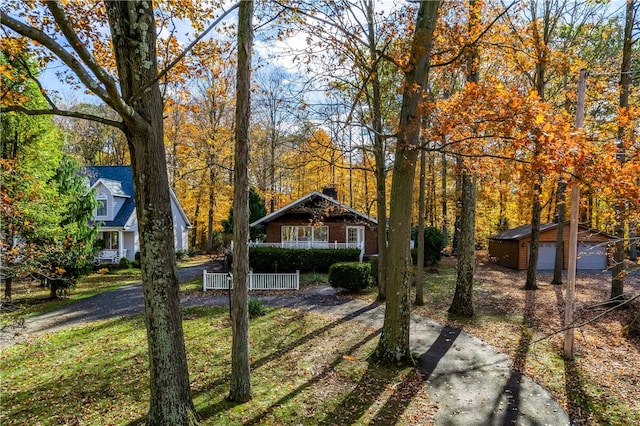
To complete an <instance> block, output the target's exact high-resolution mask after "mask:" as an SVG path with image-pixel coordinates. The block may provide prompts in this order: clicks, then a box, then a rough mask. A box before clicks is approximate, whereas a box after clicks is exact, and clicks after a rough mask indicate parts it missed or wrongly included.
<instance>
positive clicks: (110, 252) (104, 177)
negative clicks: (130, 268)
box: [83, 166, 191, 262]
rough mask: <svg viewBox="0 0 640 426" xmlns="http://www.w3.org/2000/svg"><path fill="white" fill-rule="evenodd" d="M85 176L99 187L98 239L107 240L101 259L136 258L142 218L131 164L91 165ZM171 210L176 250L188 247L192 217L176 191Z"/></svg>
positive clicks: (171, 193) (96, 213) (86, 168)
mask: <svg viewBox="0 0 640 426" xmlns="http://www.w3.org/2000/svg"><path fill="white" fill-rule="evenodd" d="M83 175H84V176H85V177H86V178H87V179H88V184H89V187H90V189H93V188H95V189H96V194H97V200H98V208H97V209H96V210H95V211H94V220H95V223H98V224H99V226H100V229H99V231H98V239H101V240H103V241H104V250H101V252H100V253H98V256H97V260H98V261H111V262H117V261H119V260H120V258H122V257H126V258H127V259H129V260H133V259H134V258H135V254H136V253H137V252H139V251H140V240H139V238H138V220H137V218H136V207H135V201H134V197H133V175H132V172H131V167H130V166H90V167H85V168H84V170H83ZM169 192H170V196H171V212H172V216H173V237H174V241H175V249H176V251H181V250H187V249H188V248H189V246H188V241H189V240H188V230H189V228H191V224H190V223H189V219H187V215H186V214H185V212H184V210H183V209H182V206H180V202H179V201H178V199H177V198H176V195H175V194H174V193H173V191H172V190H169Z"/></svg>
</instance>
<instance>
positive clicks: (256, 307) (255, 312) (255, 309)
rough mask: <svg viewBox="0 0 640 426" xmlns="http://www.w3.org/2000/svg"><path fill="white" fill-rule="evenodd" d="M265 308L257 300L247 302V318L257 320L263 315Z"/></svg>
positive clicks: (265, 311)
mask: <svg viewBox="0 0 640 426" xmlns="http://www.w3.org/2000/svg"><path fill="white" fill-rule="evenodd" d="M266 313H267V308H266V307H265V306H264V304H263V303H262V302H261V301H259V300H257V299H250V300H249V318H257V317H261V316H263V315H265V314H266Z"/></svg>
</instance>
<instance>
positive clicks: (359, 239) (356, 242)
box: [347, 226, 364, 247]
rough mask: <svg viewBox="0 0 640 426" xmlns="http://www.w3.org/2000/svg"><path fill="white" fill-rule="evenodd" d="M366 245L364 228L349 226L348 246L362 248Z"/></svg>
mask: <svg viewBox="0 0 640 426" xmlns="http://www.w3.org/2000/svg"><path fill="white" fill-rule="evenodd" d="M362 243H364V226H347V244H349V246H350V247H360V246H361V245H362Z"/></svg>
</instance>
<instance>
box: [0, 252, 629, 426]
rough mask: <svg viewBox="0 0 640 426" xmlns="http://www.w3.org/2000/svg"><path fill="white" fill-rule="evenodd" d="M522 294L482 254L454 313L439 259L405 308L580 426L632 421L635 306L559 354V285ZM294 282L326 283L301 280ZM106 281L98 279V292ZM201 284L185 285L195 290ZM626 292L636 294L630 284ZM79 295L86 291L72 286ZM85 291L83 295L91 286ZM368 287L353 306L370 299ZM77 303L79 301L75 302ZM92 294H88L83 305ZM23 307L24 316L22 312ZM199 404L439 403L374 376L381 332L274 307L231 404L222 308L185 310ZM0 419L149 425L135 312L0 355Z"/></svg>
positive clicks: (338, 411) (301, 420)
mask: <svg viewBox="0 0 640 426" xmlns="http://www.w3.org/2000/svg"><path fill="white" fill-rule="evenodd" d="M547 275H548V274H540V275H539V280H538V285H539V287H540V288H539V290H537V291H535V292H527V291H524V290H522V287H523V285H524V280H525V275H524V272H516V271H511V270H506V269H504V268H501V267H497V266H495V265H492V264H490V263H487V262H485V261H484V260H483V259H482V258H479V262H478V266H477V268H476V274H475V278H476V282H475V284H474V307H475V309H476V316H475V317H474V318H473V319H469V320H456V319H452V318H449V317H448V315H447V308H448V306H449V304H450V302H451V298H452V296H453V292H454V287H455V279H456V272H455V265H454V262H453V261H452V259H444V260H443V264H442V265H441V267H440V269H439V270H438V271H430V272H428V273H427V276H426V280H425V284H424V285H425V302H426V303H425V305H424V306H421V307H414V308H413V313H414V314H416V315H423V316H425V317H429V318H432V319H435V320H436V321H439V322H440V323H442V324H448V325H452V326H457V327H460V328H462V329H463V330H465V331H466V332H468V333H469V334H472V335H475V336H476V337H478V338H480V339H482V340H484V341H486V342H488V343H489V344H491V345H493V346H495V347H496V348H497V349H498V350H499V351H501V352H503V353H506V354H508V355H509V356H510V357H511V359H512V361H513V365H514V366H515V367H516V368H517V369H518V370H520V371H522V372H524V373H525V374H527V375H528V376H529V377H531V378H532V379H533V380H535V381H536V382H538V383H539V384H541V385H542V386H544V387H546V388H548V389H549V390H550V391H551V393H552V394H553V396H554V398H555V399H556V400H557V401H558V402H560V404H561V405H562V406H563V407H564V408H565V409H566V410H567V411H568V412H569V414H570V415H571V416H572V419H573V420H574V422H575V424H576V425H621V426H622V425H636V424H640V402H639V401H640V340H639V339H638V338H627V337H625V335H624V333H623V331H624V326H625V324H626V321H627V316H629V315H630V313H629V311H615V312H611V313H608V314H607V315H605V316H604V317H602V318H600V319H599V320H598V321H596V322H594V323H592V324H589V325H585V326H584V327H581V328H580V329H579V330H578V331H577V332H576V343H575V346H576V356H575V358H574V359H573V360H571V361H567V360H565V359H564V358H563V357H562V340H563V338H562V333H560V334H553V335H551V334H552V333H553V332H554V331H556V330H558V329H560V328H561V325H562V318H563V309H564V308H563V306H564V305H563V291H562V286H553V285H549V284H547V283H548V282H549V280H550V276H547ZM88 279H95V280H96V282H93V283H91V282H90V281H89V282H87V287H90V288H91V289H93V290H95V291H96V292H97V291H98V289H101V291H104V289H106V288H110V286H119V285H124V284H126V283H127V282H128V280H129V279H132V280H134V281H137V280H139V277H135V276H134V277H130V276H129V275H127V274H126V273H125V274H124V275H120V276H115V275H97V276H95V277H93V276H91V277H88ZM301 281H302V284H301V285H302V286H303V287H304V286H309V285H315V284H318V283H323V284H326V276H323V275H319V274H303V275H302V276H301ZM577 281H578V282H577V288H578V302H577V316H578V318H580V319H581V320H586V319H589V318H592V317H594V316H596V315H598V314H599V313H601V312H602V309H599V308H598V307H594V305H596V304H597V303H598V302H601V301H602V300H605V299H606V298H607V295H608V291H609V286H610V276H609V275H606V274H590V275H589V274H586V275H581V274H579V276H578V280H577ZM98 282H100V283H98ZM201 289H202V280H201V279H195V280H192V281H190V282H187V283H183V284H182V285H181V290H182V291H183V292H185V293H194V294H195V293H197V292H200V293H202V290H201ZM625 289H626V291H629V292H631V293H632V294H633V293H634V292H635V293H636V294H637V293H638V291H639V290H640V278H639V277H638V276H637V275H634V276H630V277H629V279H628V280H627V283H626V287H625ZM73 292H74V293H75V292H79V295H78V297H80V295H82V294H85V293H84V290H82V289H81V288H80V286H79V288H78V289H74V290H73ZM86 294H90V291H89V290H87V293H86ZM375 296H376V294H375V292H370V293H363V294H360V295H358V297H363V298H367V299H368V300H370V301H373V299H374V298H375ZM73 297H75V295H74V296H73ZM85 297H86V296H85ZM27 311H28V310H27ZM184 319H185V321H184V328H185V337H186V344H187V351H188V357H189V369H190V376H191V382H192V391H193V396H194V402H195V405H196V408H197V410H198V413H199V414H200V415H201V416H202V418H203V423H202V424H204V425H227V424H230V425H233V424H258V423H259V424H267V425H289V424H296V425H298V424H301V425H315V424H324V425H332V424H336V425H341V424H381V425H382V424H384V425H387V424H420V425H428V424H432V421H433V413H434V410H435V407H433V404H431V403H430V402H429V400H428V397H427V394H428V392H427V389H425V384H424V383H423V381H422V379H421V378H420V376H419V375H418V374H417V373H416V371H415V370H412V369H403V370H375V369H369V366H368V363H367V361H366V358H367V356H368V355H369V354H370V353H371V351H372V350H373V348H374V347H375V344H376V342H377V335H376V330H372V329H365V328H363V327H362V326H360V325H359V324H357V323H352V322H347V323H341V322H338V321H333V320H331V319H328V318H326V317H320V316H316V315H313V314H303V313H300V312H296V311H292V310H287V309H269V310H268V312H267V315H266V316H263V317H259V318H256V319H254V320H252V321H251V330H250V333H251V357H252V382H253V387H254V388H253V390H254V399H253V400H252V401H251V402H249V403H247V404H241V405H233V404H230V403H228V402H226V401H225V397H226V396H227V394H228V391H229V382H228V374H229V371H230V365H229V363H230V355H229V354H230V345H231V328H230V324H229V321H228V310H227V309H226V308H193V309H187V310H185V311H184ZM0 368H1V369H2V372H3V373H2V385H1V388H0V401H1V404H2V408H1V410H0V424H2V425H14V424H15V425H18V424H43V425H46V424H73V425H85V424H87V425H89V424H90V425H94V424H95V425H102V424H127V425H136V424H143V422H144V415H145V411H146V409H147V406H148V401H147V398H148V379H147V374H148V372H147V355H146V336H145V330H144V323H143V318H142V317H141V316H135V317H129V318H120V319H114V320H110V321H104V322H100V323H94V324H91V325H89V326H84V327H81V328H77V329H74V330H69V331H64V332H60V333H54V334H50V335H46V336H43V337H40V338H37V339H32V340H31V341H30V343H27V344H20V345H17V346H14V347H12V348H9V349H7V350H5V351H3V352H2V354H0Z"/></svg>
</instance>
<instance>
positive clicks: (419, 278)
mask: <svg viewBox="0 0 640 426" xmlns="http://www.w3.org/2000/svg"><path fill="white" fill-rule="evenodd" d="M426 163H427V152H426V151H425V150H424V149H423V150H422V151H421V152H420V187H419V189H418V232H417V236H416V242H417V244H418V259H417V262H416V300H415V302H414V304H415V305H417V306H422V305H424V221H425V217H424V210H425V205H424V201H425V192H426V189H425V181H426V180H427V170H426V169H427V167H426V166H427V164H426Z"/></svg>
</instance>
